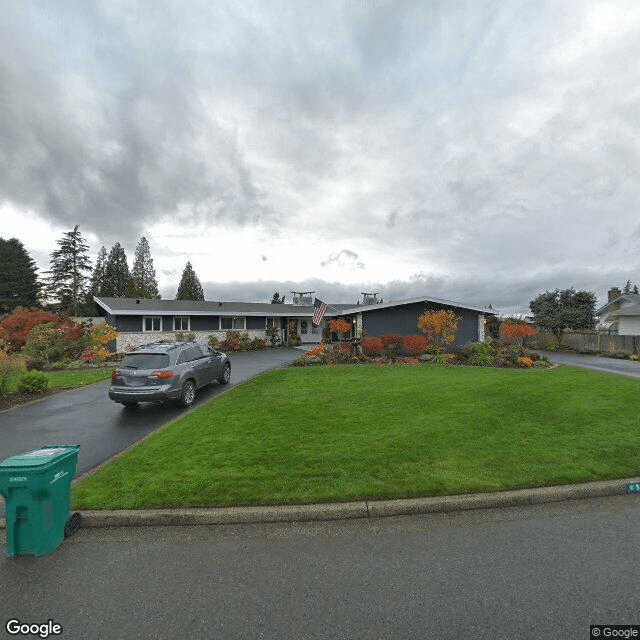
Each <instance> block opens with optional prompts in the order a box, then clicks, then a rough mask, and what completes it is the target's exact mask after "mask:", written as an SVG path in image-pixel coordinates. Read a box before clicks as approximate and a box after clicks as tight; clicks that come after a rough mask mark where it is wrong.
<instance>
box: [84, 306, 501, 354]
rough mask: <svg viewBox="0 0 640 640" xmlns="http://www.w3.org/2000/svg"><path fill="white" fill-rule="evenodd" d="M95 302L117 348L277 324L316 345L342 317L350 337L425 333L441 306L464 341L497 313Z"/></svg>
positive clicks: (480, 333)
mask: <svg viewBox="0 0 640 640" xmlns="http://www.w3.org/2000/svg"><path fill="white" fill-rule="evenodd" d="M94 301H95V303H96V305H97V307H98V309H99V310H100V313H101V315H104V317H105V320H106V321H107V322H108V323H109V324H111V325H113V326H114V327H115V328H116V329H117V330H118V333H119V334H120V336H119V338H118V341H117V344H116V350H118V351H121V350H124V349H126V348H127V347H129V346H135V345H140V344H144V343H146V342H151V341H153V340H160V339H171V338H173V337H174V336H175V334H176V333H178V332H192V333H195V334H196V338H197V339H198V340H203V341H206V340H207V339H208V337H209V335H211V334H214V335H215V336H217V337H218V338H219V339H221V340H222V339H224V337H225V335H226V332H227V331H228V330H237V331H241V332H243V333H244V332H247V333H248V334H249V335H250V337H251V338H254V337H260V338H264V337H265V331H266V330H267V329H269V328H272V327H277V328H278V329H279V330H280V339H281V340H282V341H283V342H287V340H288V339H289V338H290V337H291V336H299V338H300V341H301V343H302V344H306V345H309V346H312V345H313V344H314V343H318V342H320V341H321V340H322V338H323V333H324V334H325V335H326V334H327V332H328V323H329V321H330V320H332V319H334V318H338V317H339V318H342V319H344V320H346V321H347V322H349V324H350V325H351V326H352V330H351V332H350V334H349V335H348V336H346V337H347V338H348V337H353V336H356V335H360V334H361V333H362V332H363V331H364V332H366V335H369V336H381V335H384V334H386V333H397V334H399V335H410V334H415V333H420V331H419V329H418V327H417V324H418V318H419V317H420V315H421V314H422V313H423V312H424V311H427V310H434V311H438V310H442V309H451V310H453V311H454V312H455V313H456V314H457V315H458V316H459V318H460V323H459V326H458V331H457V333H456V344H457V345H464V344H467V343H469V342H482V341H483V340H484V339H485V318H486V317H487V316H488V315H493V314H492V312H491V311H490V310H488V309H485V308H480V307H474V306H469V305H465V304H460V303H457V302H452V301H449V300H441V299H438V298H429V297H421V298H412V299H409V300H397V301H392V302H382V301H378V300H377V299H375V298H374V299H373V301H372V299H371V298H370V297H369V298H365V300H364V301H363V303H360V302H358V303H357V304H355V305H353V304H344V303H343V304H329V303H327V304H326V310H325V311H324V315H323V316H322V318H321V320H320V322H319V324H317V325H316V324H314V322H313V320H314V316H315V319H316V320H317V319H318V317H317V316H318V313H317V311H318V307H319V306H320V304H324V303H322V302H321V301H320V300H318V299H317V298H313V297H309V296H306V297H298V298H294V302H293V304H270V303H261V302H219V301H216V302H204V301H193V300H155V299H153V300H152V299H145V298H104V297H95V298H94Z"/></svg>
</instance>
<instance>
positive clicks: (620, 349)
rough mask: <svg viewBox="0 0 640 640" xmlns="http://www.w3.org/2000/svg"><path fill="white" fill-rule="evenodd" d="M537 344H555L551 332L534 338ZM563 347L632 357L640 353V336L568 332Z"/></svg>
mask: <svg viewBox="0 0 640 640" xmlns="http://www.w3.org/2000/svg"><path fill="white" fill-rule="evenodd" d="M534 341H535V342H537V343H542V344H543V345H544V344H550V343H555V342H557V341H556V337H555V336H554V335H553V333H551V332H546V331H540V332H538V336H536V338H534ZM562 346H565V347H570V348H571V349H573V350H574V351H577V352H578V353H610V354H616V355H622V354H626V355H631V354H632V353H638V352H639V351H640V336H618V335H609V334H608V333H601V332H597V331H593V332H590V333H573V332H567V333H563V334H562Z"/></svg>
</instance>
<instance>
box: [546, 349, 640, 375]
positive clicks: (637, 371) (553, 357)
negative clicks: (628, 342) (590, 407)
mask: <svg viewBox="0 0 640 640" xmlns="http://www.w3.org/2000/svg"><path fill="white" fill-rule="evenodd" d="M539 353H540V354H542V355H545V356H547V358H548V359H549V362H553V363H554V364H567V365H571V366H572V367H584V368H586V369H594V370H595V371H604V372H605V373H617V374H619V375H622V376H631V377H632V378H640V362H633V361H632V360H620V359H618V358H607V357H605V356H592V355H586V354H582V353H571V352H567V351H540V352H539Z"/></svg>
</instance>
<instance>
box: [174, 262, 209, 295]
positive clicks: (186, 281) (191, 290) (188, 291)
mask: <svg viewBox="0 0 640 640" xmlns="http://www.w3.org/2000/svg"><path fill="white" fill-rule="evenodd" d="M176 300H204V292H203V291H202V285H201V284H200V280H198V276H197V275H196V272H195V271H194V270H193V267H192V266H191V263H190V262H187V265H186V266H185V268H184V271H183V272H182V279H181V280H180V284H179V285H178V291H177V293H176Z"/></svg>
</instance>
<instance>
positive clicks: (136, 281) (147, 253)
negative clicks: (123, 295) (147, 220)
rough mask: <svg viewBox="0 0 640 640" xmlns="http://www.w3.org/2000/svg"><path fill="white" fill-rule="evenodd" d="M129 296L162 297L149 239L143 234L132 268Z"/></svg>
mask: <svg viewBox="0 0 640 640" xmlns="http://www.w3.org/2000/svg"><path fill="white" fill-rule="evenodd" d="M127 297H128V298H156V299H158V298H160V294H159V293H158V282H157V281H156V271H155V269H154V268H153V259H152V258H151V250H150V249H149V243H148V242H147V239H146V238H145V237H144V236H142V238H140V241H139V242H138V246H137V247H136V255H135V259H134V262H133V269H131V278H130V281H129V290H128V291H127Z"/></svg>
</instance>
